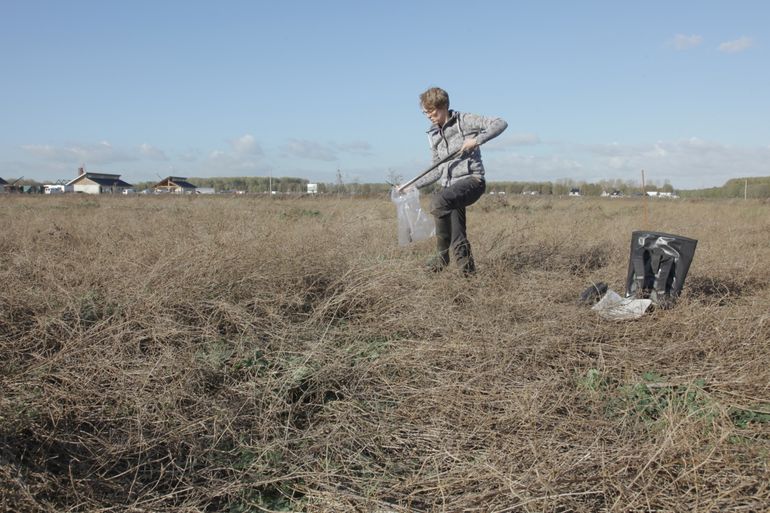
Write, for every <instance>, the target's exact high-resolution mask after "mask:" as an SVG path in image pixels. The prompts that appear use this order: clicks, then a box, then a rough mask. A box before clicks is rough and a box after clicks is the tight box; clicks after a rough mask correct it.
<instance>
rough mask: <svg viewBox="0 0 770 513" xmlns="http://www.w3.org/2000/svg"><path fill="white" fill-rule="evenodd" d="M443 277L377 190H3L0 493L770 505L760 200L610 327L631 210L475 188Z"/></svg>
mask: <svg viewBox="0 0 770 513" xmlns="http://www.w3.org/2000/svg"><path fill="white" fill-rule="evenodd" d="M469 212H470V213H469V234H470V238H471V241H472V242H473V243H474V252H475V254H476V258H477V264H478V267H479V273H478V274H477V275H476V276H473V277H471V278H469V279H464V278H461V277H459V276H458V275H457V274H456V273H454V272H445V273H443V274H439V275H432V274H427V273H425V272H423V270H422V263H423V261H424V259H425V258H426V257H427V256H429V254H430V252H431V242H424V243H418V244H416V245H413V246H411V247H407V248H400V247H398V246H397V244H396V219H395V210H394V208H393V205H392V204H390V203H389V201H388V200H387V199H384V198H383V199H366V200H364V199H350V198H335V199H331V198H328V199H306V198H303V199H294V200H270V199H267V198H231V197H227V198H224V197H206V198H204V197H179V198H171V197H160V198H158V197H151V198H144V197H129V198H125V197H120V198H109V197H102V198H93V197H88V198H84V197H82V196H77V197H75V196H72V197H12V196H6V197H0V226H2V231H1V232H0V283H1V285H0V287H1V288H0V509H2V510H5V511H19V512H21V511H25V512H26V511H30V512H37V511H41V512H63V511H71V512H85V511H89V512H91V511H100V512H107V511H110V512H117V511H120V512H189V513H193V512H196V513H198V512H230V513H245V512H264V511H308V512H338V513H345V512H377V513H386V512H391V513H395V512H497V513H503V512H542V511H551V512H566V511H575V512H595V511H615V512H620V511H682V512H685V511H687V512H690V511H728V510H729V511H759V510H764V509H766V508H767V505H768V504H770V484H769V483H770V471H769V470H768V461H769V459H770V365H768V361H770V315H769V313H770V308H769V307H770V287H768V281H769V280H770V203H767V202H764V203H760V202H752V201H748V202H743V201H741V202H694V201H693V202H690V201H676V202H661V201H656V202H651V204H650V212H649V226H647V227H646V228H650V229H654V230H658V231H667V232H670V233H676V234H680V235H684V236H688V237H692V238H696V239H698V240H699V245H698V250H697V252H696V255H695V260H694V263H693V265H692V267H691V269H690V274H689V275H688V277H687V283H686V285H685V293H684V295H683V297H682V299H681V300H680V302H679V303H678V304H677V306H676V307H675V308H674V309H672V310H666V311H662V310H658V311H655V312H652V313H651V314H648V315H646V316H645V317H643V318H641V319H639V320H637V321H626V322H611V321H606V320H602V319H600V318H599V317H597V316H596V315H595V314H594V312H592V311H591V310H590V309H589V308H588V307H586V306H584V305H580V304H579V303H578V301H577V298H578V295H579V294H580V292H581V291H582V290H583V289H584V288H585V287H586V286H587V285H588V284H589V283H590V282H591V281H600V280H601V281H606V282H608V283H609V284H610V286H611V288H613V289H614V290H616V291H618V292H622V291H623V283H624V280H625V273H626V266H627V264H628V250H629V249H628V248H629V244H630V234H631V231H632V230H634V229H639V228H642V222H643V214H642V203H641V201H640V200H631V199H626V200H612V201H610V200H599V199H594V200H588V199H586V198H564V199H539V198H507V199H500V198H498V199H493V198H492V197H486V198H483V199H482V201H481V202H479V203H478V204H477V205H475V206H473V207H471V209H470V211H469Z"/></svg>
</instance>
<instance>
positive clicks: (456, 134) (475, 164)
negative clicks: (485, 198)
mask: <svg viewBox="0 0 770 513" xmlns="http://www.w3.org/2000/svg"><path fill="white" fill-rule="evenodd" d="M507 127H508V123H506V122H505V121H504V120H502V119H500V118H487V117H484V116H479V115H477V114H470V113H468V112H456V111H453V110H450V111H449V119H447V122H446V123H444V126H441V127H440V126H438V125H433V126H431V127H430V129H429V130H428V140H429V141H430V148H431V151H432V152H433V163H434V164H435V163H436V162H438V161H439V160H441V159H443V158H444V157H446V156H447V155H449V154H451V153H454V152H455V151H457V150H459V149H460V148H461V147H462V145H463V141H465V139H469V138H471V137H475V138H476V140H477V141H478V143H479V145H481V144H483V143H485V142H487V141H489V140H490V139H493V138H495V137H497V136H498V135H500V134H501V133H503V130H505V129H506V128H507ZM472 175H475V176H479V177H481V178H484V164H483V163H482V162H481V151H480V150H479V148H478V147H476V148H475V149H474V150H473V151H470V152H467V153H465V154H463V155H460V156H458V157H457V158H456V159H453V160H450V161H449V162H446V163H444V164H442V165H440V166H439V167H437V168H436V169H434V170H433V171H431V172H430V173H428V174H427V175H425V176H423V177H422V178H420V179H419V180H418V181H417V182H415V184H414V185H415V187H418V188H420V187H425V186H427V185H430V184H432V183H433V182H435V181H437V180H439V179H441V182H440V184H441V186H442V187H449V186H450V185H452V184H454V183H456V182H457V181H458V180H461V179H463V178H466V177H468V176H472Z"/></svg>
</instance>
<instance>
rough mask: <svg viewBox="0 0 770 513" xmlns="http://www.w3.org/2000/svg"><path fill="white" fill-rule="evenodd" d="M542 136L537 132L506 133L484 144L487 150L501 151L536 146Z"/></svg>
mask: <svg viewBox="0 0 770 513" xmlns="http://www.w3.org/2000/svg"><path fill="white" fill-rule="evenodd" d="M540 142H541V141H540V137H538V136H537V134H532V133H527V132H521V133H513V134H506V135H505V136H503V137H499V138H497V139H493V140H492V141H489V143H487V145H485V146H484V150H485V151H501V150H506V149H510V148H516V147H520V146H535V145H538V144H540Z"/></svg>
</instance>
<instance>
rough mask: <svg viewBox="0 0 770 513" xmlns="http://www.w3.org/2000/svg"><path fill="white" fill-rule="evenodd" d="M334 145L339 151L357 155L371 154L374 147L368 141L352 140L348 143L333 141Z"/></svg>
mask: <svg viewBox="0 0 770 513" xmlns="http://www.w3.org/2000/svg"><path fill="white" fill-rule="evenodd" d="M332 146H333V147H334V148H336V149H337V150H339V151H343V152H347V153H353V154H356V155H364V156H366V155H371V154H372V151H371V150H372V147H371V145H370V144H369V143H368V142H366V141H351V142H348V143H332Z"/></svg>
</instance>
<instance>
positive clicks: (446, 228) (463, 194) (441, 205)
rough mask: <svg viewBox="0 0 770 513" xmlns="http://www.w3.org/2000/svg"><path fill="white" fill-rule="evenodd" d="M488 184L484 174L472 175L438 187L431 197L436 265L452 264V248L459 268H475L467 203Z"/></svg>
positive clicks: (468, 269) (473, 200)
mask: <svg viewBox="0 0 770 513" xmlns="http://www.w3.org/2000/svg"><path fill="white" fill-rule="evenodd" d="M486 188H487V185H486V182H485V181H484V179H483V178H481V177H476V176H471V177H468V178H463V179H462V180H460V181H459V182H456V183H454V184H452V185H451V186H449V187H444V188H441V189H439V190H438V191H436V192H435V193H434V194H433V196H432V197H431V203H430V213H431V214H433V217H434V219H435V221H436V249H437V250H438V258H439V261H438V262H437V267H439V268H443V267H446V265H447V264H449V252H450V249H451V250H452V253H453V254H454V257H455V262H456V263H457V266H458V267H459V268H460V269H462V270H463V271H465V272H473V271H475V270H476V266H475V263H474V261H473V255H472V253H471V245H470V243H469V242H468V237H467V235H466V232H465V222H466V217H465V207H467V206H470V205H472V204H474V203H476V201H478V199H479V198H480V197H481V196H482V195H483V194H484V191H485V190H486Z"/></svg>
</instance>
